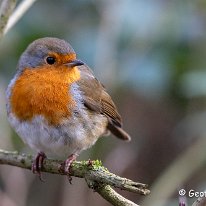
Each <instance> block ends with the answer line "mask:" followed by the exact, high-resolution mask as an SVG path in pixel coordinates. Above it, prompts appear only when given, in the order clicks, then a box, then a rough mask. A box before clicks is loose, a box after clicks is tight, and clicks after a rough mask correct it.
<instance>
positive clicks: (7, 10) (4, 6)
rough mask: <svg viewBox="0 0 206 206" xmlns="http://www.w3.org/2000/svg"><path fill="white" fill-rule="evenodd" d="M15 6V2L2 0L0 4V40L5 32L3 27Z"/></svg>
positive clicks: (13, 0) (14, 0)
mask: <svg viewBox="0 0 206 206" xmlns="http://www.w3.org/2000/svg"><path fill="white" fill-rule="evenodd" d="M15 5H16V0H2V1H1V2H0V38H1V37H2V35H3V33H4V32H5V27H6V25H7V22H8V19H9V17H10V15H11V13H12V11H13V9H14V7H15Z"/></svg>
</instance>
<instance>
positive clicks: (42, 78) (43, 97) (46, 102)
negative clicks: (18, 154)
mask: <svg viewBox="0 0 206 206" xmlns="http://www.w3.org/2000/svg"><path fill="white" fill-rule="evenodd" d="M79 78H80V72H79V70H78V68H77V67H74V68H71V69H68V68H67V67H63V66H62V67H59V68H58V69H57V68H51V67H44V68H38V69H25V70H24V71H23V73H22V74H21V76H20V77H19V78H18V79H17V80H16V82H15V84H14V86H13V88H12V91H11V109H12V112H13V113H14V114H15V115H16V116H17V117H18V118H19V119H20V120H31V119H32V118H33V117H34V116H35V115H42V116H44V117H45V118H46V119H47V120H48V122H49V123H50V124H53V125H57V124H58V123H59V122H60V121H61V120H62V119H63V118H68V117H70V116H71V109H72V108H73V107H74V106H75V101H74V99H73V98H72V96H71V95H70V93H69V90H70V87H71V84H72V83H74V82H75V81H77V80H78V79H79Z"/></svg>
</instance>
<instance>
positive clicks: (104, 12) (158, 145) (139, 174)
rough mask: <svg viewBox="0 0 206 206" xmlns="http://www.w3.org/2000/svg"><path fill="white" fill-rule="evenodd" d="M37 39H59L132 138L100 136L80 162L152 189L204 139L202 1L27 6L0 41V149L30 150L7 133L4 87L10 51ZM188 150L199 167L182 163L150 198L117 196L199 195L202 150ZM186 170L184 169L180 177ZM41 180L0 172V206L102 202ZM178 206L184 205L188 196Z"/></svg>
mask: <svg viewBox="0 0 206 206" xmlns="http://www.w3.org/2000/svg"><path fill="white" fill-rule="evenodd" d="M19 2H21V1H18V3H19ZM45 36H53V37H58V38H63V39H65V40H67V41H68V42H69V43H70V44H71V45H72V46H73V48H74V50H75V51H76V52H77V54H78V58H79V59H81V60H82V61H84V62H85V63H87V64H88V65H89V66H90V67H91V68H92V69H93V71H94V73H95V75H96V76H97V78H98V79H99V80H101V82H102V83H103V84H104V85H105V86H106V88H107V90H108V92H109V93H110V94H111V96H112V97H113V99H114V102H115V103H116V105H117V107H118V109H119V112H120V114H121V115H122V118H123V122H124V129H125V130H126V131H128V133H129V134H130V135H131V137H132V142H130V143H125V142H122V141H121V140H119V139H116V138H114V137H103V138H101V139H99V140H98V142H97V144H96V145H95V146H93V147H92V148H91V149H90V150H88V151H85V152H83V153H82V155H80V157H79V159H80V160H83V159H84V160H87V159H88V158H91V159H100V160H102V161H103V164H104V165H105V166H106V167H107V168H108V169H109V170H110V171H112V172H114V173H116V174H118V175H121V176H124V177H127V178H130V179H133V180H135V181H140V182H144V183H147V184H149V185H150V186H151V189H152V188H153V187H155V185H156V186H157V185H158V184H160V182H161V181H160V179H161V178H162V177H163V173H164V172H165V171H168V168H171V167H173V166H172V165H175V163H176V162H177V161H178V160H179V158H180V157H181V155H184V153H185V152H186V151H187V149H188V148H192V147H194V146H195V145H196V144H197V143H198V142H201V141H202V142H204V139H205V138H206V136H205V132H206V127H205V126H206V69H205V65H206V1H204V0H196V1H193V0H188V1H179V0H173V1H169V0H156V1H154V0H147V1H144V0H127V1H124V0H99V1H94V0H75V1H74V0H59V1H57V0H56V1H55V0H50V1H49V0H41V1H40V0H39V1H37V2H36V3H35V4H34V5H33V6H32V8H31V9H30V10H29V11H28V12H27V13H26V14H25V15H24V16H23V18H22V19H21V20H20V21H19V22H18V23H17V24H16V25H15V26H14V27H13V28H12V29H11V30H10V31H9V33H8V34H7V35H6V36H5V37H4V38H3V39H2V40H1V42H0V148H1V149H6V150H18V151H20V152H26V153H31V152H32V151H30V150H29V149H28V148H27V147H26V146H25V145H24V144H23V143H22V141H21V140H20V138H19V137H18V136H17V135H16V134H15V132H14V131H13V130H12V129H11V127H10V126H9V123H8V121H7V118H6V109H5V89H6V87H7V85H8V83H9V80H10V79H11V78H12V77H13V75H14V73H15V70H16V69H15V68H16V65H17V62H18V59H19V56H20V54H21V53H22V52H23V51H24V50H25V48H26V47H27V45H28V44H29V43H31V42H32V41H33V40H35V39H37V38H40V37H45ZM201 145H203V146H204V144H201ZM205 146H206V144H205ZM203 148H204V147H203ZM192 151H193V150H192ZM194 151H195V152H194V154H191V153H190V155H191V157H201V158H202V159H203V161H202V162H201V163H200V164H199V166H195V165H198V161H199V159H198V158H197V159H195V160H193V159H192V158H189V161H184V160H183V163H184V166H183V165H182V167H179V168H178V169H176V170H174V173H172V175H169V176H167V178H166V179H165V181H164V182H163V184H160V186H159V187H158V186H157V187H155V189H154V190H152V194H151V197H153V199H151V200H149V197H146V198H145V197H142V196H140V195H137V194H132V193H129V192H124V191H118V192H120V193H121V194H123V195H124V196H125V197H127V198H129V199H130V200H132V201H134V202H136V203H141V202H142V204H143V205H147V206H148V205H158V206H159V205H161V202H162V201H165V202H166V205H178V202H179V195H178V190H179V189H180V188H185V189H186V190H189V189H194V190H196V191H204V190H205V188H206V173H205V169H206V168H205V167H206V166H205V165H206V164H205V163H206V161H204V156H206V152H205V151H204V149H203V150H201V151H200V150H194ZM198 152H199V153H200V154H199V153H198ZM187 160H188V159H187ZM191 167H195V170H194V172H191V174H190V175H188V176H187V178H186V180H184V178H183V177H184V175H186V173H188V172H190V171H192V169H191ZM164 174H167V172H166V173H164ZM180 174H181V175H180ZM44 178H45V179H46V182H45V183H42V182H40V181H39V180H38V177H36V176H35V175H33V174H32V173H31V171H26V170H22V169H19V168H15V167H10V166H0V205H1V206H35V205H39V206H41V205H42V206H43V205H50V206H54V205H59V206H66V205H99V206H106V205H109V203H107V202H106V201H105V200H104V199H102V198H101V197H100V196H99V195H98V194H97V193H94V192H92V190H90V189H88V187H87V185H86V183H85V182H84V180H82V179H78V178H73V185H70V184H69V182H68V181H67V178H65V177H60V176H57V175H49V174H44ZM178 178H179V179H178ZM176 181H177V182H178V184H175V185H174V188H173V189H171V185H172V183H174V182H176ZM162 191H164V192H165V193H167V194H168V196H166V195H165V194H163V193H162ZM147 198H148V199H147ZM185 201H187V202H188V205H191V204H192V202H194V201H195V198H187V200H185Z"/></svg>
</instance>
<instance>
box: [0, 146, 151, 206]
mask: <svg viewBox="0 0 206 206" xmlns="http://www.w3.org/2000/svg"><path fill="white" fill-rule="evenodd" d="M32 160H33V157H32V156H31V155H29V156H28V155H25V154H18V153H17V152H9V151H4V150H0V164H7V165H13V166H17V167H21V168H25V169H29V170H30V169H31V164H32ZM62 164H63V161H60V160H51V159H45V161H44V167H43V169H42V171H43V172H48V173H53V174H60V175H67V174H66V173H65V172H64V171H61V170H60V169H59V168H60V166H61V165H62ZM71 176H75V177H80V178H85V180H86V182H87V184H88V186H89V187H90V188H93V189H94V190H95V191H97V192H98V193H99V194H100V195H101V196H102V197H103V198H104V199H106V200H108V201H109V202H110V203H112V204H113V205H118V206H123V205H126V206H130V205H131V206H136V204H135V203H133V202H131V201H129V200H127V199H125V198H124V197H122V196H121V195H119V194H118V193H116V192H115V191H114V190H113V189H112V188H111V187H110V186H113V187H115V188H120V189H122V190H127V191H130V192H134V193H137V194H141V195H147V194H149V193H150V191H149V190H148V189H147V187H148V186H147V185H146V184H142V183H137V182H134V181H132V180H129V179H126V178H122V177H119V176H117V175H115V174H112V173H110V172H109V171H108V170H107V169H106V168H105V167H103V166H102V164H101V162H100V161H99V160H96V161H92V164H91V163H90V162H89V161H81V162H79V161H75V162H73V164H72V169H71Z"/></svg>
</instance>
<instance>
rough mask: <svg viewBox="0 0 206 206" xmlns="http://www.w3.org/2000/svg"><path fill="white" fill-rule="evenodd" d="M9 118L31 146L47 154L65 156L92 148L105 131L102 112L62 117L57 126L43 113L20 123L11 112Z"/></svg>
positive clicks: (105, 120)
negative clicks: (68, 117)
mask: <svg viewBox="0 0 206 206" xmlns="http://www.w3.org/2000/svg"><path fill="white" fill-rule="evenodd" d="M9 121H10V123H11V125H12V126H13V128H14V129H15V131H16V132H17V134H18V135H19V136H20V137H21V138H22V140H23V141H24V142H25V143H26V144H28V145H29V147H31V148H32V149H34V150H36V151H38V152H40V151H42V152H44V153H45V154H46V155H48V156H54V157H62V158H65V157H67V156H69V155H70V154H77V155H78V154H79V153H80V152H81V151H82V150H85V149H87V148H89V147H91V146H92V145H93V144H94V143H95V142H96V140H97V139H98V137H100V136H101V135H103V134H104V133H105V128H106V124H107V118H106V117H105V116H103V115H100V114H99V115H86V114H84V117H83V118H82V117H81V118H79V117H75V116H74V117H72V118H70V119H69V120H66V119H65V120H64V121H63V122H62V124H61V125H59V126H51V125H48V123H47V122H46V121H45V119H44V118H43V117H42V116H36V117H35V118H33V119H32V120H31V121H29V122H28V121H27V122H24V121H23V122H21V121H19V120H18V119H17V118H16V117H14V115H12V114H10V115H9Z"/></svg>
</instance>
